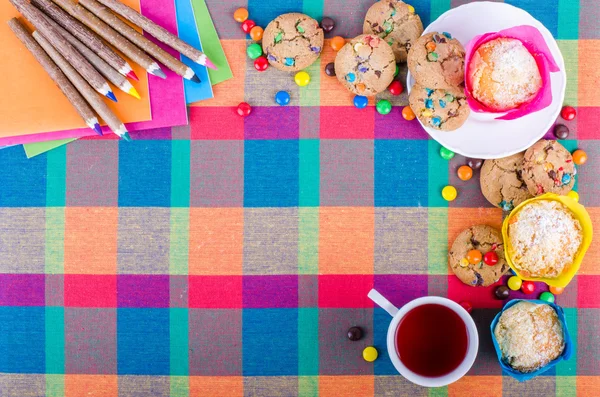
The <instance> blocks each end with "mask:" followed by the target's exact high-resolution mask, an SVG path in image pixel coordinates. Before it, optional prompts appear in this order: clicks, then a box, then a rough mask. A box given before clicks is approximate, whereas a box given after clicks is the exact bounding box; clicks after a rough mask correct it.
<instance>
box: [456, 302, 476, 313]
mask: <svg viewBox="0 0 600 397" xmlns="http://www.w3.org/2000/svg"><path fill="white" fill-rule="evenodd" d="M458 304H459V305H461V306H462V307H463V309H465V310H466V311H467V313H471V311H472V310H473V305H472V304H471V302H469V301H460V302H458Z"/></svg>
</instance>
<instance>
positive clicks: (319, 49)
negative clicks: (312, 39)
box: [310, 47, 321, 52]
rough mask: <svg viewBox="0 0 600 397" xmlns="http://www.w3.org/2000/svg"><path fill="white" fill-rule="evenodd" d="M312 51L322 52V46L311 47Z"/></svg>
mask: <svg viewBox="0 0 600 397" xmlns="http://www.w3.org/2000/svg"><path fill="white" fill-rule="evenodd" d="M310 50H311V51H312V52H321V47H310Z"/></svg>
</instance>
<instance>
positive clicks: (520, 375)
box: [490, 299, 573, 382]
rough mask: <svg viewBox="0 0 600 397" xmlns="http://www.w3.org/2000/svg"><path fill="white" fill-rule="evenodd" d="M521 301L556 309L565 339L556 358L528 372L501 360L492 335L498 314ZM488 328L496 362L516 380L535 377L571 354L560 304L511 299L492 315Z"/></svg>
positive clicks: (568, 336) (569, 337) (571, 349)
mask: <svg viewBox="0 0 600 397" xmlns="http://www.w3.org/2000/svg"><path fill="white" fill-rule="evenodd" d="M521 301H524V302H531V303H537V304H541V305H550V306H552V308H553V309H554V310H555V311H556V314H557V315H558V320H559V321H560V323H561V325H562V328H563V335H564V340H565V348H564V350H563V352H562V354H561V355H560V356H559V357H558V358H556V359H555V360H552V361H550V362H549V363H548V364H546V365H545V366H544V367H542V368H540V369H538V370H537V371H534V372H529V373H523V372H519V371H517V370H515V369H513V368H512V367H511V366H510V365H508V364H506V363H505V362H504V361H502V351H501V350H500V346H498V341H497V340H496V336H495V335H494V329H496V324H498V320H499V319H500V316H501V315H502V313H503V312H504V311H505V310H506V309H508V308H510V307H511V306H514V305H515V304H517V303H519V302H521ZM490 330H491V332H492V341H493V342H494V348H495V349H496V356H497V357H498V362H499V363H500V366H501V367H502V370H503V371H504V372H505V373H507V374H508V375H510V376H512V377H513V378H515V379H516V380H518V381H519V382H524V381H526V380H529V379H532V378H535V377H536V376H538V375H540V374H542V373H544V372H546V371H548V370H549V369H550V368H552V367H554V366H555V365H556V364H557V363H558V362H559V361H562V360H568V359H569V358H571V354H572V353H573V342H572V341H571V335H569V329H568V328H567V321H566V319H565V313H564V312H563V309H562V308H561V307H560V306H558V305H556V304H554V303H548V302H545V301H541V300H538V299H531V300H526V299H513V300H511V301H510V302H508V303H507V304H506V305H504V308H502V310H501V311H500V312H499V313H498V314H496V317H494V320H493V321H492V324H491V325H490Z"/></svg>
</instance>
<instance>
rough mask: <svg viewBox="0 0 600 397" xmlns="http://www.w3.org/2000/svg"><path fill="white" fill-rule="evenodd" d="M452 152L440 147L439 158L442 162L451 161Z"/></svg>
mask: <svg viewBox="0 0 600 397" xmlns="http://www.w3.org/2000/svg"><path fill="white" fill-rule="evenodd" d="M454 154H455V153H454V152H453V151H452V150H450V149H448V148H445V147H443V146H442V147H440V156H442V158H443V159H444V160H451V159H452V158H453V157H454Z"/></svg>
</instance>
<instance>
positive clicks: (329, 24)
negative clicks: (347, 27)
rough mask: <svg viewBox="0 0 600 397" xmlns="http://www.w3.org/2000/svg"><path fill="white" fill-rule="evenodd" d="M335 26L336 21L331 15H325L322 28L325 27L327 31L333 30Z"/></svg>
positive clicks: (324, 29)
mask: <svg viewBox="0 0 600 397" xmlns="http://www.w3.org/2000/svg"><path fill="white" fill-rule="evenodd" d="M334 27H335V21H334V20H333V19H331V18H329V17H323V19H321V29H323V31H324V32H325V33H329V32H331V31H332V30H333V28H334Z"/></svg>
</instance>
